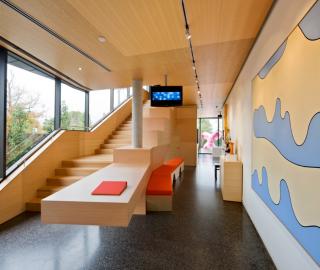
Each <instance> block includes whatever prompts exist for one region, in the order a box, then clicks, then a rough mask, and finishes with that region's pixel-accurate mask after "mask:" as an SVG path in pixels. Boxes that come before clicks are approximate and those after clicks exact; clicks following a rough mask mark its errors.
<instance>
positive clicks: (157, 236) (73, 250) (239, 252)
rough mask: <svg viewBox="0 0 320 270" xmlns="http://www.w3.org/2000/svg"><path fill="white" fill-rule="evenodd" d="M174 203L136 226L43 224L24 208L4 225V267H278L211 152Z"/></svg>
mask: <svg viewBox="0 0 320 270" xmlns="http://www.w3.org/2000/svg"><path fill="white" fill-rule="evenodd" d="M173 208H174V211H173V212H172V213H149V214H148V215H147V216H135V217H134V218H133V219H132V221H131V223H130V225H129V227H128V228H105V227H98V226H78V225H43V224H41V223H40V216H39V214H30V213H24V214H22V215H20V216H18V217H16V218H14V219H12V220H10V221H9V222H6V223H4V224H2V225H0V243H1V244H0V269H1V270H7V269H9V270H15V269H17V270H18V269H19V270H20V269H25V270H27V269H43V270H46V269H54V270H59V269H68V270H73V269H275V267H274V265H273V263H272V261H271V259H270V257H269V255H268V253H267V251H266V249H265V248H264V246H263V244H262V242H261V239H260V238H259V236H258V234H257V232H256V230H255V228H254V226H253V224H252V223H251V221H250V219H249V217H248V215H247V213H246V211H245V210H244V208H243V207H242V205H241V204H239V203H231V202H223V201H222V198H221V193H220V191H219V181H218V185H217V186H215V183H214V172H213V164H212V161H211V157H210V156H208V155H202V156H200V157H199V160H198V166H197V168H194V167H186V169H185V172H184V176H183V180H182V181H181V182H180V181H178V182H177V184H176V186H175V195H174V201H173Z"/></svg>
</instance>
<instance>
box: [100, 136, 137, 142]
mask: <svg viewBox="0 0 320 270" xmlns="http://www.w3.org/2000/svg"><path fill="white" fill-rule="evenodd" d="M109 139H128V140H131V134H117V135H114V134H113V135H111V136H110V138H109ZM109 139H106V140H105V142H107V141H108V140H109Z"/></svg>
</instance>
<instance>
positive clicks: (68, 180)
mask: <svg viewBox="0 0 320 270" xmlns="http://www.w3.org/2000/svg"><path fill="white" fill-rule="evenodd" d="M81 178H82V176H51V177H48V178H47V185H48V186H68V185H71V184H73V183H75V182H77V181H79V180H80V179H81Z"/></svg>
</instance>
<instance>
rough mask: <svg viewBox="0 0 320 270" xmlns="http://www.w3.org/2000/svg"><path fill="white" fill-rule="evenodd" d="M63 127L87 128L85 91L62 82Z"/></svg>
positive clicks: (70, 128)
mask: <svg viewBox="0 0 320 270" xmlns="http://www.w3.org/2000/svg"><path fill="white" fill-rule="evenodd" d="M61 128H62V129H69V130H84V129H85V92H83V91H80V90H78V89H76V88H73V87H71V86H69V85H67V84H64V83H62V84H61Z"/></svg>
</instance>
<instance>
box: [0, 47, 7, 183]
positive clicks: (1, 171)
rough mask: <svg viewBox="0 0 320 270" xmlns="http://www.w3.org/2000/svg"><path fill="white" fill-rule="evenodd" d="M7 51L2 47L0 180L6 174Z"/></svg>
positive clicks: (0, 76) (0, 54)
mask: <svg viewBox="0 0 320 270" xmlns="http://www.w3.org/2000/svg"><path fill="white" fill-rule="evenodd" d="M6 114H7V51H6V50H5V49H4V48H1V47H0V144H1V145H0V181H1V180H3V179H4V178H5V176H6V146H7V143H6V139H7V138H6V129H7V125H6Z"/></svg>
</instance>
